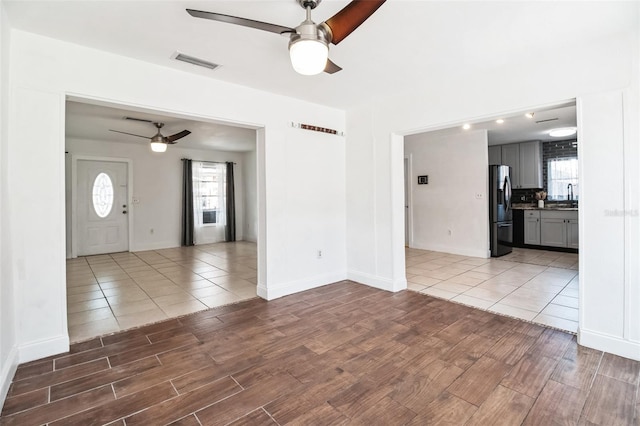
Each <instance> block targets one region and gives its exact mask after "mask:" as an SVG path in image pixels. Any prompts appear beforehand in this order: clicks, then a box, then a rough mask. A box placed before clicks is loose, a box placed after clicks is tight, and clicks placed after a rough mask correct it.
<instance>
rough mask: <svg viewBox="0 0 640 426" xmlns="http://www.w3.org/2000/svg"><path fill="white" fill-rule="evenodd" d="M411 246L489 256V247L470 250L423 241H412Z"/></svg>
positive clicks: (467, 254)
mask: <svg viewBox="0 0 640 426" xmlns="http://www.w3.org/2000/svg"><path fill="white" fill-rule="evenodd" d="M410 248H415V249H420V250H431V251H438V252H441V253H450V254H457V255H460V256H469V257H480V258H482V259H486V258H487V249H482V250H480V249H479V250H473V249H472V250H469V249H468V248H465V247H451V246H442V245H437V244H429V243H421V242H416V241H412V242H411V245H410ZM490 253H491V252H489V254H490Z"/></svg>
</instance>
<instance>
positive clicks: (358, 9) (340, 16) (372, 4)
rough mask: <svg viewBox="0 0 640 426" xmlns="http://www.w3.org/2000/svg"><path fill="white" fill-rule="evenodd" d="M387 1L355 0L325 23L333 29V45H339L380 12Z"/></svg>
mask: <svg viewBox="0 0 640 426" xmlns="http://www.w3.org/2000/svg"><path fill="white" fill-rule="evenodd" d="M385 1H386V0H353V1H352V2H351V3H349V4H348V5H346V6H345V7H344V8H343V9H342V10H341V11H340V12H338V13H336V14H335V15H333V16H332V17H331V18H329V19H327V20H326V21H325V22H324V23H325V24H326V25H327V26H328V27H329V28H330V29H331V34H332V38H331V43H333V44H338V43H340V42H341V41H342V40H344V39H345V38H346V37H347V36H348V35H349V34H351V33H352V32H353V31H354V30H355V29H356V28H358V27H359V26H360V24H362V23H363V22H364V21H366V20H367V19H368V18H369V17H370V16H371V15H373V12H375V11H376V10H378V8H379V7H380V6H382V4H383V3H384V2H385Z"/></svg>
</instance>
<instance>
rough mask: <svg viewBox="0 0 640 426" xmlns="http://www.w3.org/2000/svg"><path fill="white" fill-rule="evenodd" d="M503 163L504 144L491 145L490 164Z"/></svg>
mask: <svg viewBox="0 0 640 426" xmlns="http://www.w3.org/2000/svg"><path fill="white" fill-rule="evenodd" d="M491 164H502V146H500V145H491V146H490V147H489V165H491Z"/></svg>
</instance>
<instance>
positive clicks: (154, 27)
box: [2, 0, 637, 108]
mask: <svg viewBox="0 0 640 426" xmlns="http://www.w3.org/2000/svg"><path fill="white" fill-rule="evenodd" d="M2 1H3V4H4V5H5V6H6V11H7V15H8V17H9V20H10V22H11V25H12V26H13V27H15V28H18V29H23V30H25V31H29V32H34V33H38V34H42V35H45V36H49V37H53V38H57V39H62V40H66V41H69V42H73V43H77V44H81V45H85V46H89V47H93V48H97V49H101V50H105V51H109V52H113V53H116V54H120V55H124V56H129V57H132V58H137V59H140V60H143V61H147V62H151V63H155V64H158V65H161V66H166V67H172V68H176V69H180V70H183V71H186V72H192V73H197V74H202V75H206V76H210V77H211V78H214V79H219V80H223V81H227V82H231V83H236V84H241V85H244V86H249V87H254V88H258V89H261V90H266V91H269V92H274V93H279V94H283V95H287V96H292V97H296V98H300V99H305V100H308V101H311V102H315V103H320V104H324V105H329V106H334V107H338V108H346V107H349V106H352V105H355V104H358V103H362V102H367V101H369V100H371V99H375V98H379V97H381V96H388V95H393V94H398V93H401V92H410V91H414V90H415V88H416V86H418V85H419V86H420V87H421V88H422V89H428V88H429V86H430V85H440V84H442V82H443V81H446V82H448V84H455V81H456V79H461V78H473V77H474V76H476V75H477V73H481V72H492V71H493V70H497V71H499V70H501V69H503V68H504V67H505V66H507V65H512V64H519V63H522V64H526V63H530V62H531V61H532V60H544V58H547V57H550V56H546V55H548V54H550V52H554V53H557V52H562V51H564V50H566V49H571V48H572V46H574V45H576V44H578V43H585V42H589V41H590V40H597V39H599V38H602V37H607V36H609V35H611V34H615V33H618V32H622V31H625V30H627V29H629V28H634V26H636V25H637V22H636V19H637V10H636V9H637V4H636V2H633V1H629V2H613V1H599V2H597V1H594V2H576V1H553V2H551V1H512V2H488V1H469V2H459V1H426V0H425V1H419V0H413V1H408V0H389V1H387V2H386V3H385V4H384V5H382V7H381V8H380V9H379V10H378V11H377V12H376V13H375V14H374V15H373V16H372V17H371V18H369V20H367V21H366V22H365V23H364V24H363V25H362V26H361V27H359V28H358V29H357V30H356V31H355V32H354V33H352V34H351V35H350V36H349V37H348V38H347V39H346V40H345V41H343V42H342V43H340V44H339V45H338V46H331V52H330V57H331V59H332V60H333V61H334V62H335V63H337V64H338V65H340V66H342V67H343V71H340V72H338V73H336V74H333V75H328V74H321V75H317V76H311V77H308V76H301V75H298V74H296V73H295V72H294V71H293V70H292V68H291V65H290V64H289V59H288V52H287V39H286V38H285V37H283V36H279V35H277V34H272V33H268V32H263V31H259V30H255V29H251V28H245V27H240V26H235V25H231V24H226V23H221V22H213V21H208V20H204V19H197V18H193V17H191V16H189V15H188V14H187V13H186V11H185V9H186V8H193V9H201V10H207V11H214V12H220V13H225V14H230V15H236V16H241V17H246V18H250V19H255V20H260V21H266V22H272V23H275V24H281V25H285V26H291V27H293V26H296V25H298V24H299V23H300V22H301V21H302V20H303V18H304V11H303V10H302V8H300V6H299V5H298V3H297V2H296V0H257V1H239V0H234V1H206V2H199V1H190V0H166V1H155V0H141V1H126V0H123V1H99V0H96V1H88V0H85V1H82V0H78V1H57V0H46V1H36V0H2ZM347 3H348V1H347V0H324V1H323V2H322V4H320V5H319V6H318V7H317V8H316V9H315V10H314V11H313V18H314V20H315V21H316V22H321V21H324V20H326V19H328V18H329V17H331V16H332V15H333V14H335V13H336V12H337V11H338V10H340V9H341V8H342V7H344V6H345V5H346V4H347ZM176 51H180V52H182V53H185V54H188V55H192V56H196V57H200V58H202V59H206V60H208V61H211V62H215V63H218V64H221V65H222V66H221V67H220V68H218V69H217V70H215V71H211V70H207V69H202V68H198V67H195V66H193V65H189V64H185V63H181V62H177V61H175V60H172V59H171V56H172V55H173V54H174V53H175V52H176ZM532 58H535V59H532ZM549 66H550V67H552V66H553V64H552V63H550V64H549ZM523 84H526V82H523Z"/></svg>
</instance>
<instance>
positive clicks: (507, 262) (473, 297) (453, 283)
mask: <svg viewBox="0 0 640 426" xmlns="http://www.w3.org/2000/svg"><path fill="white" fill-rule="evenodd" d="M405 253H406V265H407V266H406V268H407V281H408V288H409V289H410V290H414V291H418V292H420V293H424V294H428V295H431V296H435V297H439V298H442V299H448V300H451V301H454V302H458V303H462V304H465V305H469V306H474V307H477V308H479V309H483V310H488V311H492V312H496V313H500V314H504V315H509V316H512V317H516V318H521V319H524V320H528V321H533V322H536V323H540V324H545V325H549V326H551V327H556V328H559V329H562V330H566V331H569V332H572V333H575V332H577V330H578V255H577V254H575V253H561V252H554V251H546V250H532V249H523V248H514V249H513V252H512V253H510V254H508V255H505V256H502V257H499V258H491V259H482V258H477V257H466V256H458V255H454V254H448V253H440V252H434V251H428V250H419V249H411V248H407V249H405Z"/></svg>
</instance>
